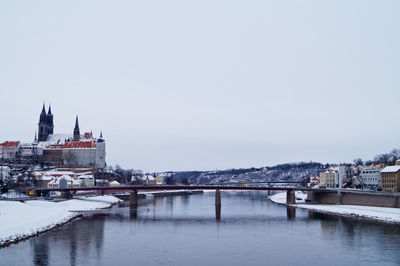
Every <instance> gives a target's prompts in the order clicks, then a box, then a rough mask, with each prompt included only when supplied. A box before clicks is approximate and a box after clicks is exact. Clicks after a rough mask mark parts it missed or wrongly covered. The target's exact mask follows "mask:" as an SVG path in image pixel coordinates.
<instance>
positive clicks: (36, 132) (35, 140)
mask: <svg viewBox="0 0 400 266" xmlns="http://www.w3.org/2000/svg"><path fill="white" fill-rule="evenodd" d="M36 140H37V131H35V141H36Z"/></svg>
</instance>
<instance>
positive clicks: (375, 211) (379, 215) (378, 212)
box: [269, 191, 400, 223]
mask: <svg viewBox="0 0 400 266" xmlns="http://www.w3.org/2000/svg"><path fill="white" fill-rule="evenodd" d="M306 198H307V194H303V193H302V192H300V191H296V205H290V206H295V207H297V208H302V209H307V210H312V211H315V212H320V213H327V214H335V215H342V216H350V217H356V218H362V219H369V220H374V221H380V222H388V223H400V208H385V207H372V206H359V205H329V204H307V203H305V199H306ZM269 199H270V200H271V201H273V202H275V203H279V204H286V192H282V193H277V194H274V195H272V196H270V197H269Z"/></svg>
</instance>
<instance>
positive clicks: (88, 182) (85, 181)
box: [78, 175, 94, 187]
mask: <svg viewBox="0 0 400 266" xmlns="http://www.w3.org/2000/svg"><path fill="white" fill-rule="evenodd" d="M78 179H79V180H80V182H81V187H94V177H93V176H92V175H80V176H78Z"/></svg>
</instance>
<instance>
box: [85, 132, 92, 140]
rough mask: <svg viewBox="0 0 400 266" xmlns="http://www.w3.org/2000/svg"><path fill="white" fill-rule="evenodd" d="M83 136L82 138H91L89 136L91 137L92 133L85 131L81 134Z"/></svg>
mask: <svg viewBox="0 0 400 266" xmlns="http://www.w3.org/2000/svg"><path fill="white" fill-rule="evenodd" d="M83 138H84V139H91V138H93V136H92V133H90V132H86V133H85V134H83Z"/></svg>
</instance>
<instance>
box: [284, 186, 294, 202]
mask: <svg viewBox="0 0 400 266" xmlns="http://www.w3.org/2000/svg"><path fill="white" fill-rule="evenodd" d="M286 204H296V195H295V193H294V190H293V189H289V190H288V191H287V192H286Z"/></svg>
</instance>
